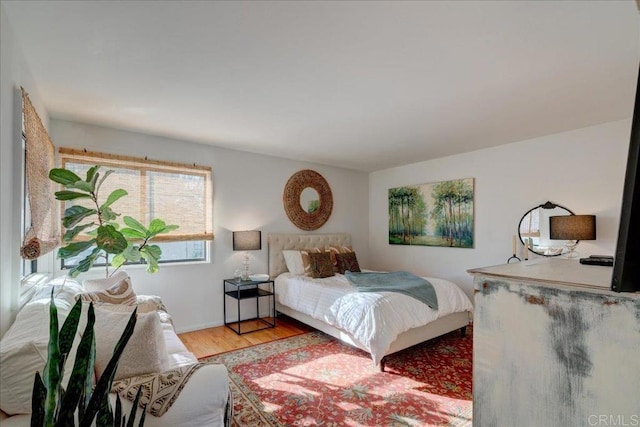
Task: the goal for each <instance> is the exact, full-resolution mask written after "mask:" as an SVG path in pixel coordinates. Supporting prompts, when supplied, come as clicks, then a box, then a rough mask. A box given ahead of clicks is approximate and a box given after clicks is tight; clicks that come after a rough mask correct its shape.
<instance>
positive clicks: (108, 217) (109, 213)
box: [100, 207, 118, 228]
mask: <svg viewBox="0 0 640 427" xmlns="http://www.w3.org/2000/svg"><path fill="white" fill-rule="evenodd" d="M100 213H101V214H102V221H104V222H108V223H110V224H111V225H113V226H114V227H115V228H117V223H112V222H111V221H113V220H114V219H116V218H118V214H117V213H115V212H114V211H113V210H112V209H111V208H110V207H106V208H104V209H101V211H100Z"/></svg>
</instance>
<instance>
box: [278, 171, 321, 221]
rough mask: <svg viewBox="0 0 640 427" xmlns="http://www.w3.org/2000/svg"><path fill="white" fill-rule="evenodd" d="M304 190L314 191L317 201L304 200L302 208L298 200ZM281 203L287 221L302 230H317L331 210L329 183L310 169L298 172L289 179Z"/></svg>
mask: <svg viewBox="0 0 640 427" xmlns="http://www.w3.org/2000/svg"><path fill="white" fill-rule="evenodd" d="M305 189H312V190H315V191H316V192H317V200H315V199H312V200H308V201H306V200H305V202H304V203H305V206H303V203H302V202H301V199H300V198H301V196H302V194H303V191H304V190H305ZM282 201H283V204H284V210H285V212H286V213H287V216H288V217H289V220H291V222H292V223H293V224H294V225H295V226H296V227H298V228H300V229H302V230H317V229H318V228H320V227H322V226H323V225H324V223H325V222H327V220H328V219H329V217H330V216H331V211H332V210H333V195H332V193H331V188H330V187H329V183H328V182H327V181H326V180H325V179H324V177H323V176H322V175H320V174H319V173H318V172H316V171H313V170H311V169H304V170H301V171H298V172H296V173H294V174H293V175H292V176H291V178H289V180H288V181H287V185H285V187H284V195H283V197H282Z"/></svg>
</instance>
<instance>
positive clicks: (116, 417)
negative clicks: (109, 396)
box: [113, 387, 142, 426]
mask: <svg viewBox="0 0 640 427" xmlns="http://www.w3.org/2000/svg"><path fill="white" fill-rule="evenodd" d="M141 388H142V387H139V388H138V390H140V389H141ZM113 421H114V426H122V425H123V424H122V402H121V401H120V394H116V410H115V412H114V413H113Z"/></svg>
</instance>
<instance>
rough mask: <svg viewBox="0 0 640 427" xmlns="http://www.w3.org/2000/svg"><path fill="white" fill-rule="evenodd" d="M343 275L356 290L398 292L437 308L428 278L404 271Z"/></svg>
mask: <svg viewBox="0 0 640 427" xmlns="http://www.w3.org/2000/svg"><path fill="white" fill-rule="evenodd" d="M344 275H345V277H346V278H347V280H349V282H350V283H351V286H353V287H354V288H356V290H357V291H358V292H399V293H401V294H405V295H409V296H410V297H413V298H415V299H417V300H418V301H421V302H423V303H425V304H426V305H428V306H429V307H431V308H432V309H434V310H437V309H438V297H437V296H436V290H435V289H434V288H433V285H432V284H431V283H429V281H428V280H425V279H423V278H422V277H418V276H416V275H413V274H411V273H409V272H406V271H396V272H392V273H369V272H367V273H352V272H350V271H347V272H345V273H344Z"/></svg>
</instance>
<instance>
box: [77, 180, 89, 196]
mask: <svg viewBox="0 0 640 427" xmlns="http://www.w3.org/2000/svg"><path fill="white" fill-rule="evenodd" d="M72 187H73V188H77V189H78V190H82V191H86V192H87V193H93V185H91V183H90V182H85V181H82V180H80V181H76V182H74V183H73V185H72Z"/></svg>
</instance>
